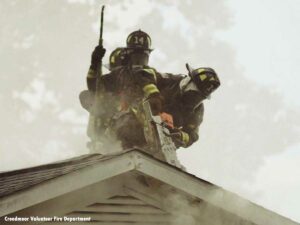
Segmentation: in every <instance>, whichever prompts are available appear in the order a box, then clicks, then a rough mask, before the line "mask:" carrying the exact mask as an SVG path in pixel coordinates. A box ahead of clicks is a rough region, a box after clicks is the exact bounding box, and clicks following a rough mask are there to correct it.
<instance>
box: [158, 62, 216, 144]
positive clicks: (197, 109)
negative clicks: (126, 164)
mask: <svg viewBox="0 0 300 225" xmlns="http://www.w3.org/2000/svg"><path fill="white" fill-rule="evenodd" d="M186 67H187V69H188V76H183V75H173V74H169V73H161V74H159V76H158V81H157V82H158V88H159V90H160V93H161V95H162V96H163V98H164V99H165V101H164V105H163V108H162V111H163V112H166V113H168V114H171V115H172V117H173V124H171V125H169V127H168V128H169V131H170V133H171V137H172V139H173V141H174V142H175V144H176V147H177V148H178V147H184V148H186V147H189V146H190V145H192V144H193V143H194V142H196V141H197V140H198V138H199V135H198V133H199V126H200V124H201V123H202V121H203V114H204V105H203V101H204V100H205V99H209V98H210V95H211V94H212V92H214V91H215V90H216V89H217V88H218V87H219V86H220V80H219V78H218V76H217V74H216V72H215V71H214V70H213V69H212V68H207V67H203V68H198V69H192V68H191V67H190V66H189V65H188V64H186Z"/></svg>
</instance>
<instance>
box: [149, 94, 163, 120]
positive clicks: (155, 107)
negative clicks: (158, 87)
mask: <svg viewBox="0 0 300 225" xmlns="http://www.w3.org/2000/svg"><path fill="white" fill-rule="evenodd" d="M148 101H149V103H150V106H151V110H152V113H153V115H155V116H156V115H158V114H159V113H160V112H162V106H163V97H162V96H161V95H160V93H159V92H156V93H153V94H151V95H150V96H149V97H148Z"/></svg>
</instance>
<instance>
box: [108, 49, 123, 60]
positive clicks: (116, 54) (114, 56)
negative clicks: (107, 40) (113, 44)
mask: <svg viewBox="0 0 300 225" xmlns="http://www.w3.org/2000/svg"><path fill="white" fill-rule="evenodd" d="M120 52H121V50H117V51H116V52H115V53H114V54H113V55H112V56H111V58H110V63H115V62H116V57H117V56H118V55H119V54H120Z"/></svg>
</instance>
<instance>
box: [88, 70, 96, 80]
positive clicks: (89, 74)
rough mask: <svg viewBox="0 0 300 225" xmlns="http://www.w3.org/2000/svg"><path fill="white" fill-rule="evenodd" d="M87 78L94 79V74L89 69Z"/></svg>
mask: <svg viewBox="0 0 300 225" xmlns="http://www.w3.org/2000/svg"><path fill="white" fill-rule="evenodd" d="M87 77H88V78H95V77H96V73H95V71H94V70H92V69H89V71H88V74H87Z"/></svg>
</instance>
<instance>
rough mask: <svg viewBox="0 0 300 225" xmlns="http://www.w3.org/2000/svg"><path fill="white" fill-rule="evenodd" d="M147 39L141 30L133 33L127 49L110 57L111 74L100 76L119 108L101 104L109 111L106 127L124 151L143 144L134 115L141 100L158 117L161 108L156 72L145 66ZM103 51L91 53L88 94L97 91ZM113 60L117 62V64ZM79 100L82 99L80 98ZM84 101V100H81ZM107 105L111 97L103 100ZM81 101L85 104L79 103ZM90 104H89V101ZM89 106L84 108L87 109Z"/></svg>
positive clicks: (146, 63)
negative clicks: (143, 100)
mask: <svg viewBox="0 0 300 225" xmlns="http://www.w3.org/2000/svg"><path fill="white" fill-rule="evenodd" d="M150 47H151V38H150V36H149V35H148V34H147V33H145V32H143V31H141V30H138V31H134V32H132V33H131V34H129V36H128V38H127V46H126V48H119V49H116V51H115V55H114V54H113V55H111V57H110V70H111V71H110V73H108V74H105V75H103V76H101V83H102V84H103V86H104V93H103V94H105V95H106V94H109V95H110V97H114V98H116V97H117V98H118V102H119V104H118V106H116V107H113V108H114V109H113V110H111V106H108V105H107V104H105V103H103V107H105V111H106V112H107V111H110V112H112V113H111V115H110V121H109V125H108V127H109V128H110V130H112V131H113V132H114V133H115V135H116V137H117V139H118V140H120V141H121V143H122V147H123V149H126V148H131V147H134V146H136V145H138V146H140V145H143V144H145V138H144V136H143V135H142V134H143V127H142V126H141V123H140V121H138V119H137V112H138V111H139V105H140V103H141V101H142V99H144V98H146V99H148V100H149V102H150V105H151V108H152V111H153V113H154V114H158V113H160V112H161V109H162V97H161V95H160V92H159V90H158V88H157V86H156V80H157V77H156V76H157V74H156V71H155V70H154V69H152V68H150V67H149V66H148V60H149V55H150V53H151V51H152V49H151V48H150ZM104 53H105V50H104V49H100V48H99V47H96V48H95V50H94V51H93V53H92V59H91V66H90V69H89V72H88V75H87V85H88V89H89V93H90V94H91V95H92V94H93V93H94V92H95V90H96V80H97V78H96V73H95V71H96V68H97V62H99V61H100V59H101V58H102V57H103V55H104ZM116 60H119V61H118V62H117V61H116ZM81 97H82V96H81ZM81 99H84V98H81ZM105 99H106V100H107V101H108V103H111V102H115V101H110V98H109V99H108V98H105ZM81 102H84V101H81ZM91 102H92V101H91ZM90 107H91V104H88V106H85V108H87V109H90Z"/></svg>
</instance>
